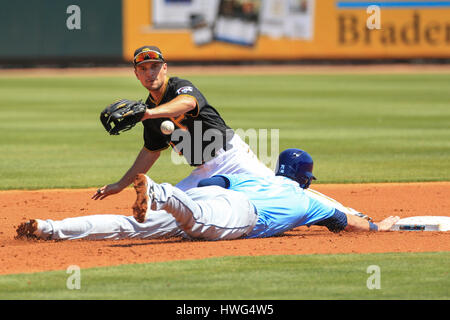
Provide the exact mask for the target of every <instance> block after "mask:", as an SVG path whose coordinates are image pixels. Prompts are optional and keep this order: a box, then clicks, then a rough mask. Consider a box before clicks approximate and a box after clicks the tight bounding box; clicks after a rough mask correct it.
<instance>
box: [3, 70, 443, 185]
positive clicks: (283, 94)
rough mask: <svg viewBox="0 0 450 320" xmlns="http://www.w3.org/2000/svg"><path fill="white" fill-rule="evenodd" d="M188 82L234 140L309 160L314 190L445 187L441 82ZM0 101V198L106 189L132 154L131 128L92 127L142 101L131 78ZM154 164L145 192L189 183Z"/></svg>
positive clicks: (301, 78)
mask: <svg viewBox="0 0 450 320" xmlns="http://www.w3.org/2000/svg"><path fill="white" fill-rule="evenodd" d="M189 78H190V79H191V80H192V81H193V82H194V84H196V85H197V86H198V87H199V88H200V89H201V91H202V92H203V93H204V94H205V95H206V97H207V98H208V100H209V101H210V103H211V104H212V105H213V106H215V107H216V108H217V109H218V110H219V111H220V112H221V114H222V116H223V117H224V118H225V119H226V121H227V123H228V124H229V125H230V126H231V127H233V128H234V129H238V128H241V129H243V130H248V129H250V128H255V129H256V130H259V129H269V130H270V129H279V130H280V131H279V136H280V144H279V150H282V149H284V148H287V147H300V148H303V149H305V150H307V151H309V153H311V154H312V155H313V157H314V159H315V175H316V176H317V177H318V178H319V181H318V182H317V183H337V182H339V183H342V182H345V183H351V182H389V181H437V180H450V170H449V169H450V154H449V152H448V150H449V149H450V130H449V123H450V74H436V75H432V74H405V75H268V76H261V75H258V76H252V75H238V76H231V75H226V76H219V75H218V76H211V75H208V76H190V77H189ZM0 96H1V97H2V99H1V100H0V111H1V112H0V126H1V135H0V148H1V152H2V156H1V157H0V180H1V181H2V183H1V185H0V189H39V188H82V187H97V186H100V185H103V184H106V183H111V182H114V181H117V180H118V179H119V178H120V177H121V176H122V175H123V174H124V173H125V171H126V170H127V169H128V168H129V167H130V166H131V164H132V163H133V161H134V159H135V157H136V155H137V153H138V151H139V150H140V148H141V147H142V145H143V140H142V126H141V125H138V126H137V127H136V128H134V129H133V130H131V131H128V132H125V133H123V134H121V135H120V136H109V135H108V134H107V133H106V132H105V131H104V129H103V127H102V126H101V124H100V121H99V119H98V118H99V113H100V111H101V110H102V109H103V108H104V107H105V106H106V105H107V104H109V103H110V102H111V101H112V100H114V99H116V98H130V99H145V97H146V92H145V89H143V88H142V86H141V85H140V84H139V83H138V82H137V80H136V79H135V78H134V77H133V76H131V75H130V77H123V76H122V77H119V76H118V77H85V78H83V77H72V78H70V77H54V78H52V77H44V78H26V77H23V78H21V77H14V78H6V77H0ZM269 146H270V145H269ZM269 150H270V148H269ZM254 151H255V152H256V153H257V154H258V155H260V156H265V154H263V155H261V154H260V153H259V152H258V150H254ZM268 156H270V153H269V154H268ZM162 160H166V161H158V162H157V164H156V166H155V167H154V168H153V169H152V170H151V175H152V176H153V178H155V180H157V181H161V182H162V181H167V182H171V183H176V182H177V181H179V180H180V179H181V178H182V177H184V176H186V175H187V174H188V173H189V172H190V168H189V167H188V166H186V165H174V164H172V163H171V161H170V152H169V151H166V152H164V153H163V159H162Z"/></svg>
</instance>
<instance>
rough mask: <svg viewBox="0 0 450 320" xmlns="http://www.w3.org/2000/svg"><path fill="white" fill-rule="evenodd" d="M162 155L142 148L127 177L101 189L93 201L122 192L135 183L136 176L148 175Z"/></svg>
mask: <svg viewBox="0 0 450 320" xmlns="http://www.w3.org/2000/svg"><path fill="white" fill-rule="evenodd" d="M160 154H161V153H160V152H159V151H149V150H147V149H146V148H142V149H141V151H140V152H139V154H138V156H137V157H136V160H135V161H134V163H133V165H132V166H131V168H130V169H129V170H128V171H127V172H126V173H125V175H124V176H123V177H122V178H121V179H120V180H119V181H118V182H116V183H112V184H108V185H106V186H103V187H101V188H99V189H98V190H97V192H96V193H95V194H94V195H93V196H92V199H94V200H102V199H104V198H106V197H108V196H110V195H112V194H116V193H119V192H121V191H122V190H123V189H125V188H126V187H128V186H129V185H130V184H131V183H132V182H133V180H134V178H135V177H136V175H138V174H139V173H146V172H147V171H148V170H150V168H151V167H152V166H153V164H154V163H155V162H156V160H158V158H159V156H160Z"/></svg>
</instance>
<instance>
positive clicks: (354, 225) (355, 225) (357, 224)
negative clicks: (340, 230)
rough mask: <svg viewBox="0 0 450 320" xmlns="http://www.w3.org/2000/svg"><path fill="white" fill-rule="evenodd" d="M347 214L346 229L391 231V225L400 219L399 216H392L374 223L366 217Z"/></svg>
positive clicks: (355, 230)
mask: <svg viewBox="0 0 450 320" xmlns="http://www.w3.org/2000/svg"><path fill="white" fill-rule="evenodd" d="M346 216H347V226H346V227H345V229H344V230H345V231H353V232H358V231H389V230H391V227H392V226H393V225H394V224H395V223H396V222H397V221H398V220H400V217H398V216H390V217H387V218H386V219H384V220H382V221H380V222H378V223H372V222H369V221H367V220H366V219H364V218H361V217H358V216H354V215H350V214H346Z"/></svg>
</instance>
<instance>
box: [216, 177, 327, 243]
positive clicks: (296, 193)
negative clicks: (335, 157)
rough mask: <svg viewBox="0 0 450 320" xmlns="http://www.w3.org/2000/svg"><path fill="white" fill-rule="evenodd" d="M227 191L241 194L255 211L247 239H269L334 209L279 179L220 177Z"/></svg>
mask: <svg viewBox="0 0 450 320" xmlns="http://www.w3.org/2000/svg"><path fill="white" fill-rule="evenodd" d="M221 176H223V177H225V178H226V179H228V181H229V182H230V190H234V191H238V192H243V193H245V194H246V195H247V197H248V198H249V200H250V201H251V202H252V203H253V204H254V205H255V207H256V210H257V211H258V222H257V223H256V226H255V228H254V229H253V231H252V232H251V233H250V234H249V235H248V238H257V237H270V236H273V235H277V234H281V233H283V232H285V231H288V230H290V229H293V228H296V227H299V226H302V225H311V224H314V223H316V222H319V221H321V220H324V219H327V218H329V217H331V216H332V215H333V214H334V210H335V208H333V207H329V206H327V205H324V204H323V203H321V202H319V201H317V200H315V199H313V198H310V197H308V196H307V195H306V194H305V192H304V191H303V189H302V188H300V186H299V185H298V183H296V182H295V181H293V180H291V179H289V178H286V177H281V176H268V177H254V176H251V175H247V174H237V175H221Z"/></svg>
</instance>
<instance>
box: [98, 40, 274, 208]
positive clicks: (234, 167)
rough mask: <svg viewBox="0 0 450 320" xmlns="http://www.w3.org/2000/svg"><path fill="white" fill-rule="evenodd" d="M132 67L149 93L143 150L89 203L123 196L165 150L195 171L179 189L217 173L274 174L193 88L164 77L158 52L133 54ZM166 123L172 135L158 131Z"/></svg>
mask: <svg viewBox="0 0 450 320" xmlns="http://www.w3.org/2000/svg"><path fill="white" fill-rule="evenodd" d="M133 64H134V73H135V75H136V78H137V79H138V80H139V81H140V82H141V84H142V85H143V86H144V87H145V88H146V89H147V90H148V91H149V95H148V98H147V100H146V104H147V110H146V113H145V114H144V116H143V118H142V120H141V121H142V124H143V125H144V147H143V148H142V149H141V151H140V152H139V154H138V156H137V158H136V160H135V162H134V164H133V165H132V166H131V168H130V169H129V170H128V171H127V172H126V173H125V175H124V176H123V177H122V178H121V179H120V180H119V181H118V182H116V183H112V184H109V185H105V186H103V187H101V188H99V189H98V190H97V193H96V194H95V195H94V196H93V197H92V198H93V199H95V200H97V199H104V198H105V197H107V196H109V195H112V194H115V193H118V192H120V191H122V190H123V189H124V188H126V187H127V186H129V185H130V184H131V183H132V182H133V179H134V178H135V177H136V175H138V174H139V173H147V171H148V170H150V168H151V167H152V166H153V164H154V163H155V162H156V160H157V159H158V158H159V156H160V153H161V151H163V150H165V149H167V148H168V147H170V146H171V147H172V148H174V150H175V151H176V152H178V153H179V154H181V155H183V156H184V157H185V159H186V161H187V163H188V164H190V165H191V166H193V167H194V168H195V169H194V170H193V171H192V173H191V174H190V175H189V176H188V177H186V178H185V179H183V180H182V181H180V182H179V183H178V184H177V185H176V186H177V187H178V188H180V189H181V190H188V189H191V188H194V187H196V186H197V184H198V182H199V181H200V180H202V179H204V178H208V177H211V176H213V175H217V174H237V173H248V174H252V175H256V176H266V175H273V172H272V170H270V169H269V168H268V167H266V166H265V165H264V164H263V163H262V162H260V161H259V160H258V159H257V157H256V156H255V155H254V153H253V152H252V151H251V150H250V147H249V146H248V145H247V144H246V143H245V142H244V141H242V139H241V138H240V137H239V136H238V135H237V134H234V131H233V130H232V129H231V128H230V127H229V126H227V124H226V123H225V121H224V120H223V119H222V117H221V116H220V114H219V112H218V111H217V110H216V109H215V108H214V107H212V106H211V105H210V104H209V103H208V101H207V100H206V98H205V97H204V95H203V94H202V93H201V92H200V90H199V89H198V88H197V87H195V85H194V84H192V83H191V82H190V81H188V80H185V79H180V78H177V77H168V75H167V63H166V61H165V59H164V57H163V55H162V53H161V50H160V49H159V48H157V47H155V46H143V47H140V48H138V49H136V51H135V53H134V60H133ZM165 120H171V121H172V122H173V123H174V125H175V129H176V130H175V131H174V132H173V133H172V134H169V135H166V134H163V133H162V132H161V123H162V122H163V121H165Z"/></svg>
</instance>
